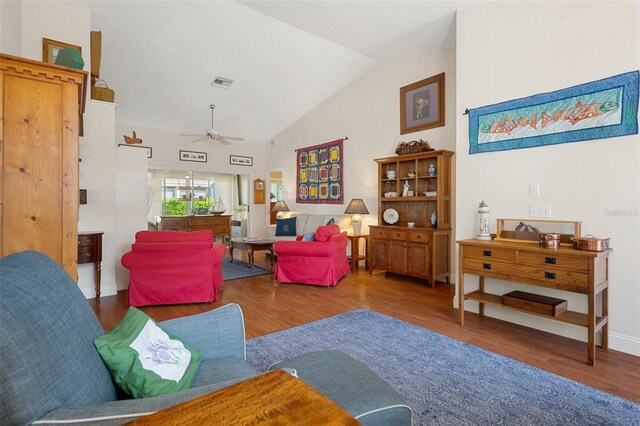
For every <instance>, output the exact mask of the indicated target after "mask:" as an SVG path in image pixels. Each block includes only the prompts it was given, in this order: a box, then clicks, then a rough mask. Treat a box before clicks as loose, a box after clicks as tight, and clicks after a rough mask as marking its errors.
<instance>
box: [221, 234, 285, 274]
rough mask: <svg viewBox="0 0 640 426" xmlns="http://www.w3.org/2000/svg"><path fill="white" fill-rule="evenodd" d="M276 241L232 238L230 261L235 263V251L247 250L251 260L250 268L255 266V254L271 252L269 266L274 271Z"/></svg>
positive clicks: (230, 241)
mask: <svg viewBox="0 0 640 426" xmlns="http://www.w3.org/2000/svg"><path fill="white" fill-rule="evenodd" d="M274 243H275V241H271V240H262V239H260V238H232V239H231V240H229V261H230V262H233V250H234V249H238V250H246V251H247V254H248V256H247V257H248V258H249V259H248V260H249V268H251V267H252V266H253V261H254V258H253V253H254V252H256V251H260V250H269V252H270V253H271V256H270V264H269V266H270V267H271V269H273V257H274V255H273V244H274Z"/></svg>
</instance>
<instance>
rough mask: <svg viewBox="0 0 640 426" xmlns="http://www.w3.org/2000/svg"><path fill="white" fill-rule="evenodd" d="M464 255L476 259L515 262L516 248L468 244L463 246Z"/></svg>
mask: <svg viewBox="0 0 640 426" xmlns="http://www.w3.org/2000/svg"><path fill="white" fill-rule="evenodd" d="M464 256H465V257H473V258H476V259H487V260H505V261H507V262H515V261H516V250H509V249H496V248H484V247H473V246H469V247H465V248H464Z"/></svg>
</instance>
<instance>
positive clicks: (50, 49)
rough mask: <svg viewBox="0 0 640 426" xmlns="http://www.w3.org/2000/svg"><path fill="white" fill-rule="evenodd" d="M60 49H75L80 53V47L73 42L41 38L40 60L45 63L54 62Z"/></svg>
mask: <svg viewBox="0 0 640 426" xmlns="http://www.w3.org/2000/svg"><path fill="white" fill-rule="evenodd" d="M62 49H75V50H77V51H78V52H80V54H82V47H80V46H76V45H74V44H69V43H64V42H62V41H57V40H51V39H48V38H43V39H42V62H46V63H47V64H55V63H56V58H57V57H58V52H60V50H62Z"/></svg>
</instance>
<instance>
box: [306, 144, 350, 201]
mask: <svg viewBox="0 0 640 426" xmlns="http://www.w3.org/2000/svg"><path fill="white" fill-rule="evenodd" d="M296 157H297V164H298V166H297V172H298V176H297V188H298V192H297V194H296V202H297V203H309V204H342V203H343V202H344V199H343V193H344V186H343V183H342V175H343V168H342V139H338V140H335V141H333V142H327V143H323V144H321V145H314V146H309V147H306V148H300V149H298V150H297V154H296Z"/></svg>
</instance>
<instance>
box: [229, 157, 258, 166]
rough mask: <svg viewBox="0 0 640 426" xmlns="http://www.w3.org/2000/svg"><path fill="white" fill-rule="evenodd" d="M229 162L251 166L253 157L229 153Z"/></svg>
mask: <svg viewBox="0 0 640 426" xmlns="http://www.w3.org/2000/svg"><path fill="white" fill-rule="evenodd" d="M229 164H234V165H237V166H253V157H243V156H242V155H230V156H229Z"/></svg>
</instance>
